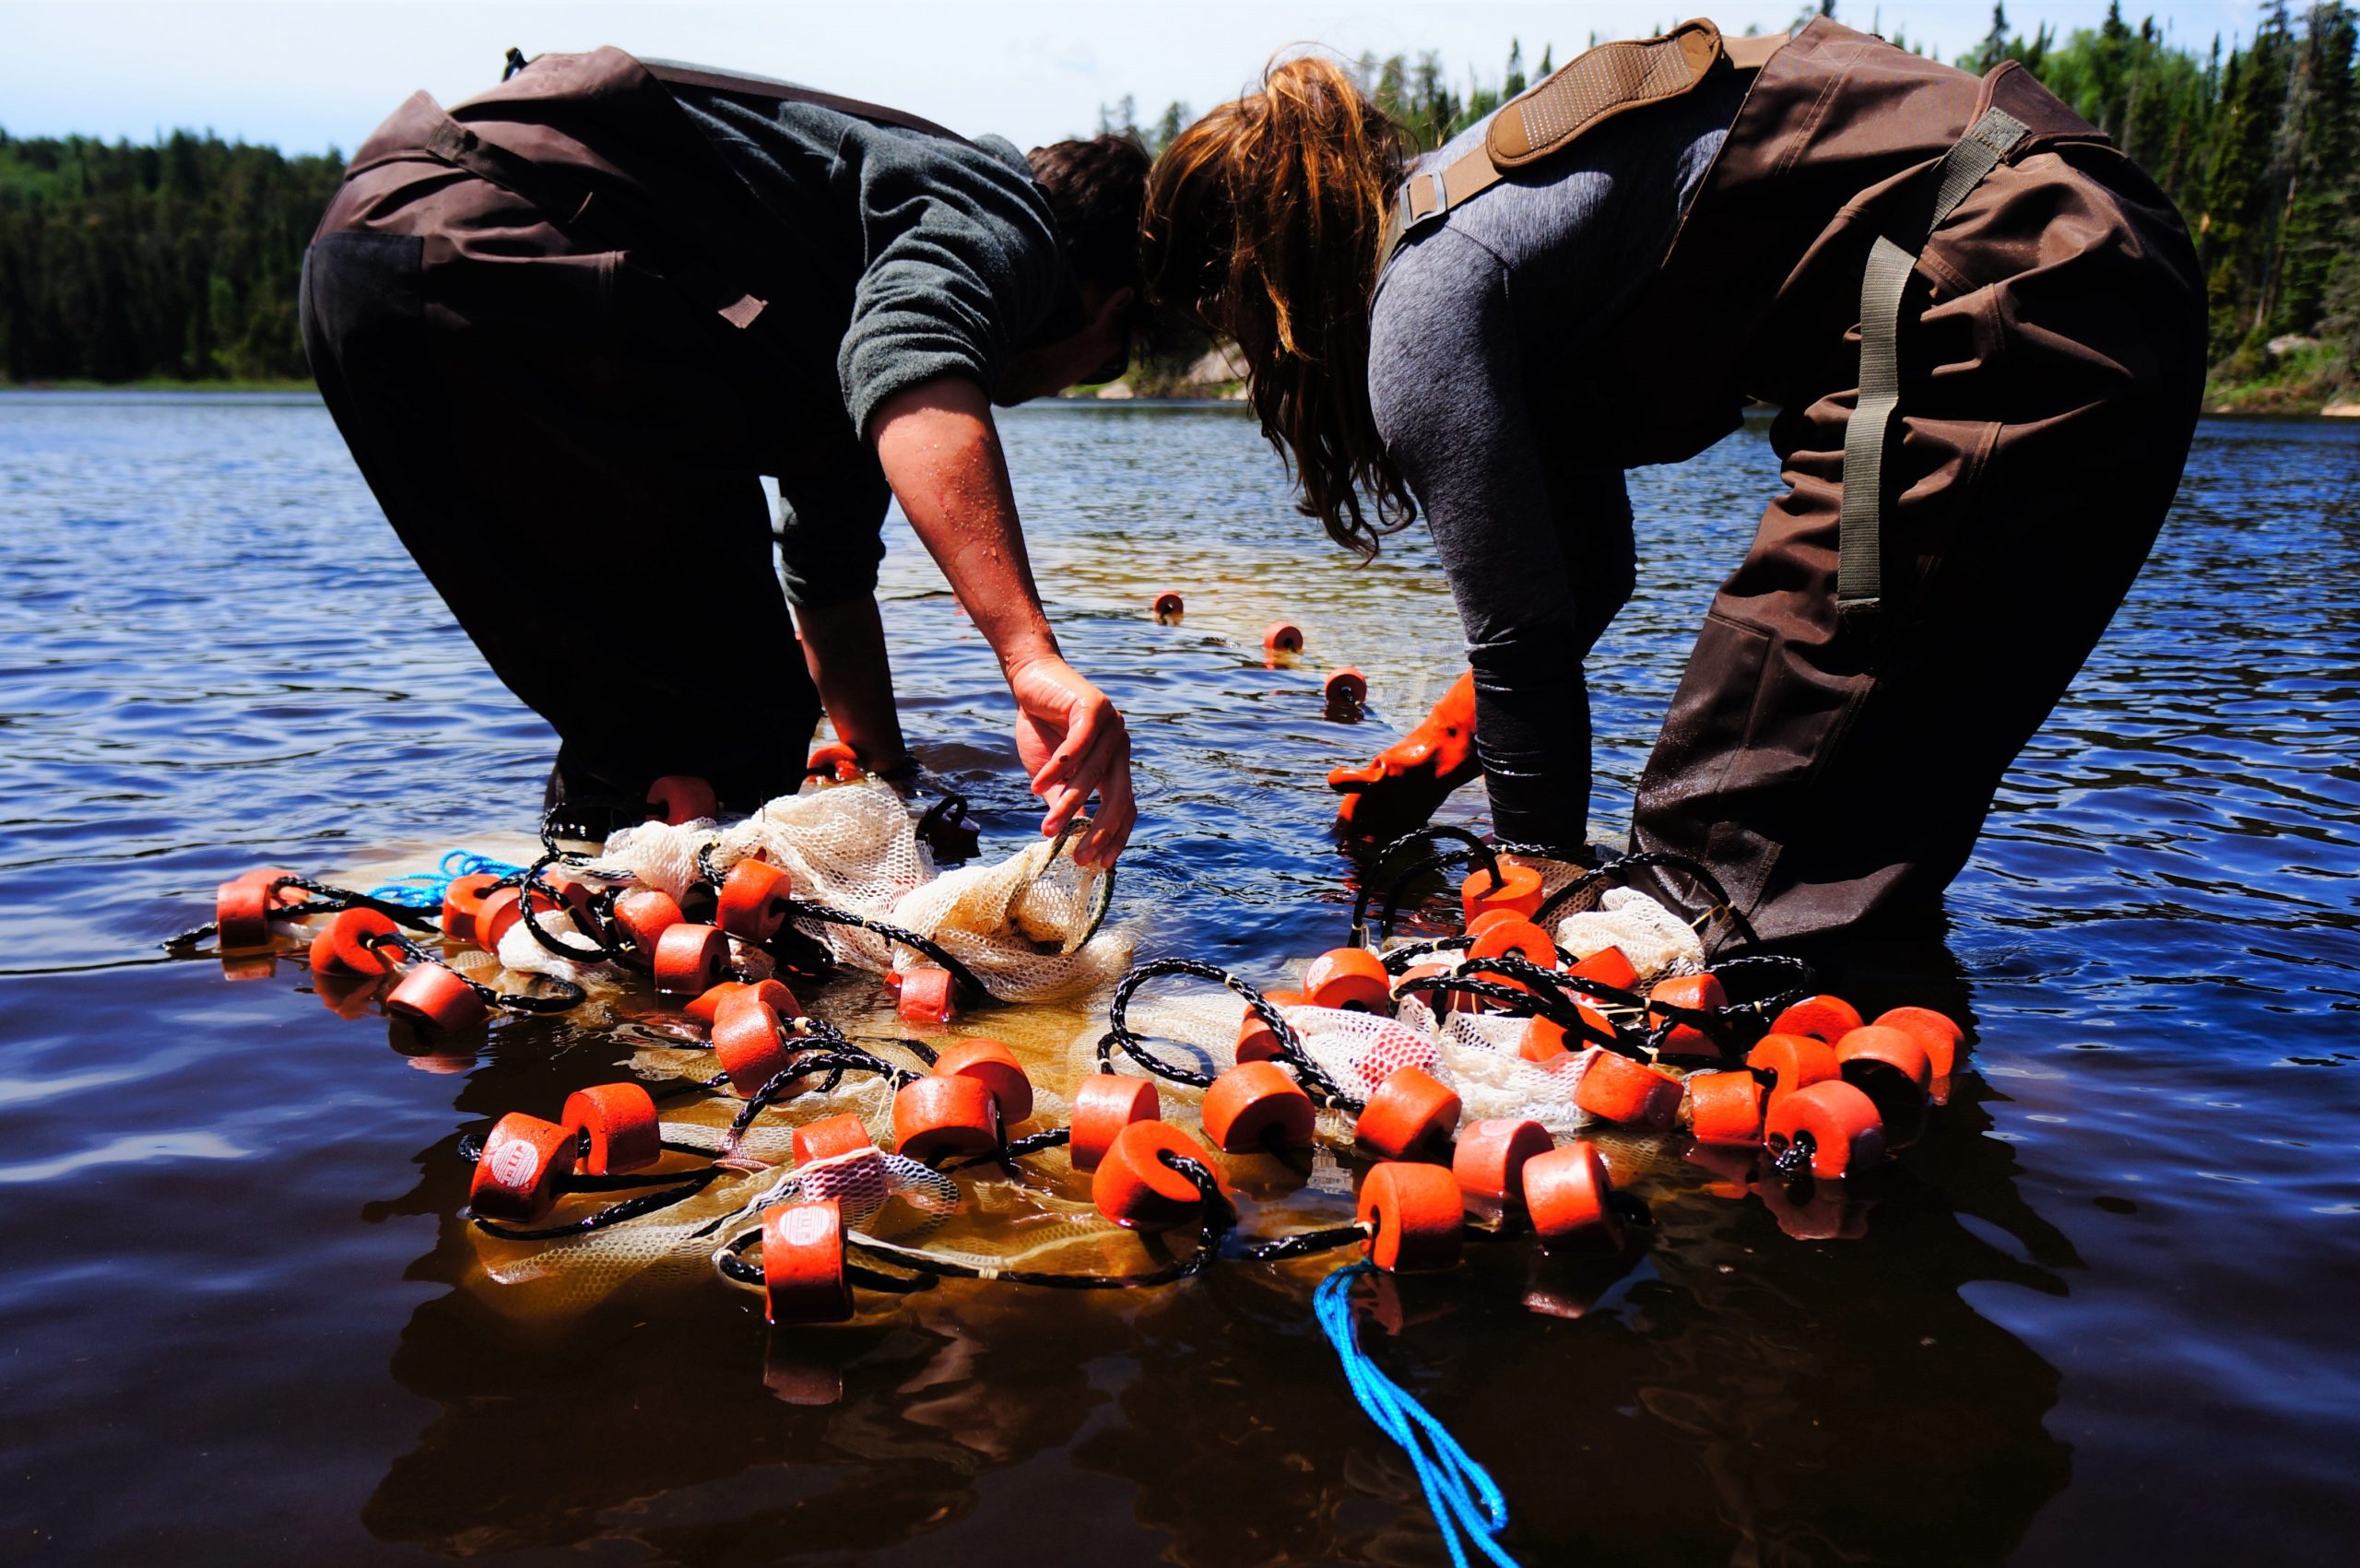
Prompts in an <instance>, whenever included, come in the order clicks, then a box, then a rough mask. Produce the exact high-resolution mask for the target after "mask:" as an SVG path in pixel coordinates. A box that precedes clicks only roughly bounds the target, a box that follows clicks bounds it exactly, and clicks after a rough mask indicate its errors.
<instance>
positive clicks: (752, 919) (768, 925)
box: [713, 859, 795, 942]
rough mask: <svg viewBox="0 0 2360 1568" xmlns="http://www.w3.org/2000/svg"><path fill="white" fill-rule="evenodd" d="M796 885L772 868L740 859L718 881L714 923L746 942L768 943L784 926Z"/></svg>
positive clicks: (777, 869) (782, 873)
mask: <svg viewBox="0 0 2360 1568" xmlns="http://www.w3.org/2000/svg"><path fill="white" fill-rule="evenodd" d="M794 891H795V882H794V880H793V878H789V877H788V876H787V874H786V873H785V872H784V871H782V870H780V869H779V868H778V867H775V866H770V865H766V864H764V863H763V862H761V861H760V860H750V859H749V860H741V861H739V862H738V863H737V865H735V866H732V867H730V868H729V874H728V875H727V876H726V877H724V878H722V879H721V893H720V896H719V898H718V899H716V900H715V902H714V912H713V923H714V925H718V926H720V927H721V928H722V929H723V930H724V931H726V932H728V933H729V934H730V935H731V936H733V937H740V938H742V939H743V940H746V941H749V942H767V941H769V940H770V939H771V938H772V937H775V936H777V935H778V928H779V927H780V926H782V925H785V924H786V915H787V902H788V900H789V898H790V897H791V896H792V895H793V893H794Z"/></svg>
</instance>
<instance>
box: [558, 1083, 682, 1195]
mask: <svg viewBox="0 0 2360 1568" xmlns="http://www.w3.org/2000/svg"><path fill="white" fill-rule="evenodd" d="M558 1120H559V1121H560V1123H562V1124H563V1125H564V1126H567V1127H570V1128H572V1130H573V1131H574V1132H575V1133H576V1134H582V1133H587V1134H588V1135H589V1138H590V1147H589V1149H588V1150H587V1151H586V1152H584V1154H583V1155H582V1157H581V1160H582V1169H583V1170H584V1171H586V1172H587V1173H590V1174H591V1175H594V1176H611V1175H616V1174H619V1173H622V1172H625V1171H643V1170H645V1169H646V1168H647V1167H648V1166H650V1165H653V1164H655V1162H656V1161H658V1160H661V1159H662V1158H664V1144H663V1138H664V1134H663V1130H662V1128H661V1127H659V1126H657V1125H656V1121H655V1097H654V1096H652V1095H650V1094H649V1093H648V1092H647V1091H646V1090H645V1089H644V1088H643V1087H642V1086H641V1085H639V1084H636V1083H599V1084H593V1085H591V1086H590V1087H589V1088H588V1089H578V1090H576V1091H573V1092H572V1094H569V1095H567V1096H566V1097H565V1109H564V1110H562V1111H560V1112H559V1113H558ZM576 1147H577V1148H578V1147H579V1145H578V1144H577V1145H576Z"/></svg>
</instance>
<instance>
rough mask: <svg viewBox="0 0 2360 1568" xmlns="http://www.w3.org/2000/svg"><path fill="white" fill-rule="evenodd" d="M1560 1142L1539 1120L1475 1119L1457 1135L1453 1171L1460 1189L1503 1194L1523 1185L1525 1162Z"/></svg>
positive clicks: (1477, 1194) (1493, 1195)
mask: <svg viewBox="0 0 2360 1568" xmlns="http://www.w3.org/2000/svg"><path fill="white" fill-rule="evenodd" d="M1556 1146H1557V1140H1556V1139H1554V1138H1551V1137H1550V1136H1549V1129H1548V1128H1547V1127H1544V1126H1541V1125H1540V1123H1539V1122H1529V1121H1516V1120H1515V1119H1513V1118H1499V1119H1495V1120H1491V1121H1482V1122H1475V1123H1472V1124H1470V1125H1469V1126H1468V1128H1467V1130H1466V1131H1465V1132H1463V1133H1460V1134H1459V1135H1458V1147H1457V1149H1453V1150H1452V1151H1451V1156H1450V1173H1451V1174H1452V1175H1453V1176H1455V1177H1457V1181H1458V1187H1459V1190H1460V1191H1461V1192H1464V1193H1468V1194H1470V1195H1472V1196H1474V1197H1490V1198H1504V1197H1512V1196H1513V1195H1515V1194H1516V1193H1518V1192H1521V1191H1522V1190H1523V1189H1524V1166H1525V1162H1526V1161H1528V1160H1533V1159H1537V1158H1538V1157H1540V1155H1543V1154H1546V1153H1548V1152H1549V1151H1550V1150H1551V1149H1554V1148H1555V1147H1556Z"/></svg>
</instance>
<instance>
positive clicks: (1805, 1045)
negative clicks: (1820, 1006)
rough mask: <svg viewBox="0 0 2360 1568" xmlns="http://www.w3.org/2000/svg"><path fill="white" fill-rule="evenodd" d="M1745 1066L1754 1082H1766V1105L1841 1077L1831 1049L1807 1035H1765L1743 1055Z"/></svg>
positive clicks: (1821, 1041) (1833, 1050)
mask: <svg viewBox="0 0 2360 1568" xmlns="http://www.w3.org/2000/svg"><path fill="white" fill-rule="evenodd" d="M1745 1065H1746V1067H1749V1068H1750V1069H1752V1072H1753V1074H1754V1076H1755V1077H1756V1078H1761V1079H1767V1080H1768V1082H1767V1084H1766V1087H1767V1088H1768V1089H1769V1091H1770V1103H1771V1104H1773V1105H1776V1103H1777V1102H1779V1101H1781V1100H1783V1099H1785V1098H1786V1097H1787V1096H1788V1095H1789V1094H1792V1093H1793V1092H1794V1091H1796V1090H1798V1089H1809V1088H1810V1087H1811V1085H1812V1084H1814V1083H1824V1082H1826V1081H1827V1080H1828V1079H1832V1078H1836V1077H1839V1076H1841V1072H1842V1069H1841V1067H1840V1065H1839V1064H1838V1063H1837V1062H1836V1060H1835V1046H1833V1045H1830V1044H1829V1043H1827V1042H1826V1041H1824V1040H1820V1039H1816V1038H1814V1037H1812V1036H1811V1035H1808V1034H1765V1035H1764V1036H1763V1037H1762V1038H1761V1040H1760V1041H1759V1042H1757V1043H1755V1045H1754V1047H1753V1049H1752V1050H1751V1051H1749V1052H1747V1053H1746V1054H1745Z"/></svg>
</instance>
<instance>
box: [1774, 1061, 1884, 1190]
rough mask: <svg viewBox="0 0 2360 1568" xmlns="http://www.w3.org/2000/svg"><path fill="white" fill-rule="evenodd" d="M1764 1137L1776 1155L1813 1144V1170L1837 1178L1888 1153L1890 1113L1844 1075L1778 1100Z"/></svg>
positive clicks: (1807, 1151) (1808, 1152)
mask: <svg viewBox="0 0 2360 1568" xmlns="http://www.w3.org/2000/svg"><path fill="white" fill-rule="evenodd" d="M1764 1139H1765V1141H1766V1142H1767V1143H1768V1144H1769V1146H1770V1152H1771V1154H1772V1155H1774V1156H1785V1155H1786V1154H1787V1152H1788V1150H1789V1149H1794V1148H1796V1147H1798V1146H1799V1145H1807V1146H1808V1147H1807V1148H1806V1149H1805V1155H1806V1157H1807V1159H1808V1161H1809V1163H1810V1167H1811V1174H1812V1175H1814V1176H1818V1177H1820V1178H1822V1179H1823V1180H1825V1181H1834V1180H1835V1179H1836V1178H1838V1177H1841V1176H1845V1175H1848V1174H1850V1173H1852V1172H1854V1171H1857V1170H1860V1169H1863V1168H1864V1167H1867V1166H1870V1165H1873V1164H1875V1163H1876V1162H1877V1161H1880V1160H1882V1159H1883V1158H1884V1153H1885V1149H1884V1118H1883V1117H1882V1116H1880V1115H1879V1114H1877V1108H1876V1105H1875V1102H1872V1101H1870V1099H1869V1097H1868V1096H1867V1095H1865V1094H1863V1093H1861V1092H1860V1091H1858V1089H1855V1088H1854V1087H1853V1086H1852V1085H1850V1084H1848V1083H1846V1082H1845V1081H1844V1080H1843V1079H1827V1080H1826V1081H1824V1082H1822V1083H1814V1084H1812V1085H1811V1086H1810V1087H1809V1088H1807V1089H1799V1090H1797V1091H1795V1092H1793V1093H1792V1094H1789V1095H1787V1096H1785V1097H1783V1098H1781V1099H1779V1100H1778V1101H1776V1102H1774V1103H1773V1104H1772V1105H1771V1107H1770V1120H1769V1123H1768V1125H1767V1126H1765V1127H1764Z"/></svg>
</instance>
